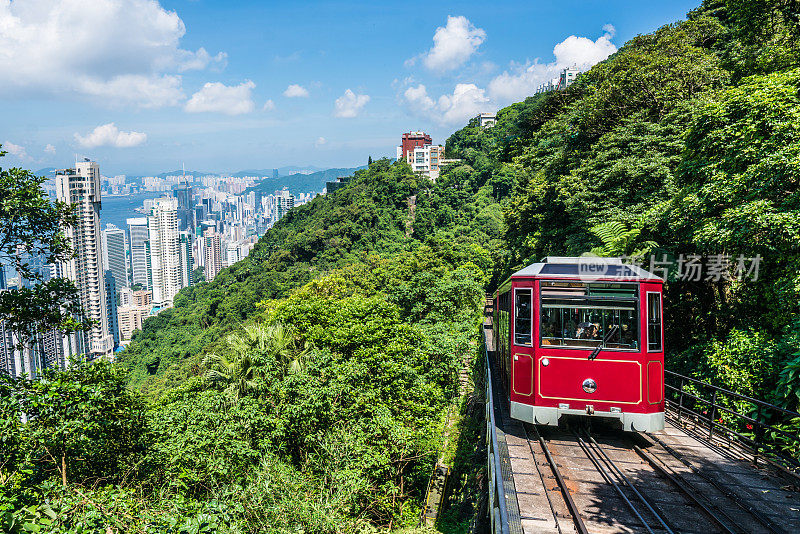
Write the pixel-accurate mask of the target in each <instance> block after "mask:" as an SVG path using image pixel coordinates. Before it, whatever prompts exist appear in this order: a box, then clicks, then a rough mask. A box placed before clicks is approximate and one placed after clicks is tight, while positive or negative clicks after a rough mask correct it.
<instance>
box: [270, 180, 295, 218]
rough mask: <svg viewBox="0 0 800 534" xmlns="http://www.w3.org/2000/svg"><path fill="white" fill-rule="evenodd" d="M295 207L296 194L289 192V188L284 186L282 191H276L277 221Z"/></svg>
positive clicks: (275, 215) (275, 216)
mask: <svg viewBox="0 0 800 534" xmlns="http://www.w3.org/2000/svg"><path fill="white" fill-rule="evenodd" d="M293 207H294V195H292V194H291V193H290V192H289V189H288V188H286V187H284V188H283V189H282V190H281V191H275V214H274V220H275V221H280V220H281V219H282V218H283V216H284V215H286V213H287V212H288V211H289V210H290V209H292V208H293Z"/></svg>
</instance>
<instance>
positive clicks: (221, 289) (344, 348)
mask: <svg viewBox="0 0 800 534" xmlns="http://www.w3.org/2000/svg"><path fill="white" fill-rule="evenodd" d="M799 38H800V26H798V17H797V9H796V5H795V3H794V2H787V1H783V0H758V1H755V2H754V1H746V0H725V1H724V0H715V1H707V2H705V3H704V4H703V5H702V6H701V7H699V8H698V9H697V10H695V11H693V12H691V13H689V14H688V16H687V20H685V21H681V22H676V23H674V24H670V25H668V26H665V27H663V28H660V29H659V30H657V31H655V32H653V33H652V34H648V35H640V36H637V37H636V38H634V39H632V40H631V41H630V42H628V43H626V44H625V45H624V46H623V47H622V48H620V50H619V51H618V52H617V53H615V54H614V55H612V56H611V57H609V58H608V59H607V60H606V61H604V62H601V63H600V64H598V65H596V66H595V67H594V68H592V69H591V70H590V71H588V72H586V73H584V74H583V75H582V76H581V77H580V78H579V80H578V81H577V82H576V83H575V84H573V85H572V86H570V87H569V88H568V89H567V90H564V91H556V92H549V93H543V94H538V95H536V96H532V97H530V98H528V99H526V100H525V101H524V102H519V103H516V104H514V105H512V106H509V107H507V108H505V109H502V110H500V111H499V112H498V122H497V125H496V126H494V127H492V128H488V129H483V128H480V127H479V126H478V124H477V121H472V122H470V123H469V124H468V125H467V126H466V127H464V128H463V129H461V130H459V131H457V132H455V133H454V134H453V135H452V136H451V137H450V138H449V139H448V141H447V147H446V148H447V153H448V156H450V157H455V158H460V159H461V160H462V161H461V163H460V164H455V165H451V166H450V167H449V168H448V169H446V170H445V171H444V172H443V174H442V176H441V177H440V179H439V180H437V181H436V182H435V183H433V182H431V181H430V180H428V179H426V178H424V177H420V176H415V175H414V174H413V173H412V172H411V169H410V168H409V167H408V166H407V165H405V164H404V163H391V162H389V161H387V160H380V161H377V162H374V163H372V164H371V165H370V166H369V167H368V168H367V169H364V170H359V171H356V172H355V174H354V177H353V179H352V180H351V181H350V183H349V184H348V185H347V187H344V188H343V189H341V190H339V191H337V192H336V193H335V194H331V195H328V196H325V197H318V198H316V199H315V200H313V201H312V202H310V203H308V204H306V205H304V206H301V207H299V208H296V209H294V210H292V211H291V212H290V213H289V214H288V215H287V216H286V217H284V219H282V220H281V221H280V222H279V223H278V224H276V225H275V226H274V227H273V228H272V229H270V231H269V232H267V234H266V235H265V236H264V237H263V238H262V239H261V240H260V241H259V243H258V244H257V246H256V248H255V249H254V250H253V251H252V252H251V253H250V255H249V256H248V257H247V258H246V259H244V260H243V261H241V262H239V263H237V264H236V265H234V266H232V267H230V268H228V269H226V270H224V271H223V272H222V273H220V274H219V275H218V276H217V277H216V278H215V279H214V281H213V282H211V283H206V282H203V283H200V284H198V285H196V286H192V287H189V288H186V289H184V290H183V291H181V293H180V294H179V296H178V297H177V298H176V301H175V307H174V308H172V309H170V310H166V311H164V312H162V313H161V314H160V315H158V316H157V317H155V318H151V319H149V320H148V321H147V322H146V323H145V325H144V329H143V331H142V332H139V333H138V334H136V336H135V338H134V341H133V343H132V344H131V345H130V347H129V348H128V349H126V350H125V351H124V352H123V353H122V356H121V357H120V361H119V362H118V363H117V364H114V365H110V364H105V363H101V364H96V365H93V366H76V367H74V368H73V369H72V370H70V371H68V372H65V373H52V375H50V376H49V377H48V379H47V380H43V381H38V382H28V381H24V380H5V381H4V382H2V383H1V384H0V417H1V418H2V425H3V427H2V428H0V432H2V439H0V457H2V458H3V462H4V463H3V464H2V465H1V466H0V528H2V529H5V530H9V531H13V532H22V531H25V528H27V527H25V525H26V524H28V525H33V526H32V527H31V528H32V529H33V527H36V528H41V529H42V530H41V531H43V532H45V531H50V532H106V531H107V528H110V529H111V530H112V531H113V532H144V531H148V532H152V531H165V532H186V533H189V532H260V531H265V530H269V531H275V532H298V531H304V532H352V531H363V532H368V531H374V530H376V529H413V528H414V527H415V525H416V524H417V519H418V517H419V515H418V514H419V512H420V503H421V500H422V496H423V492H424V490H425V484H426V482H427V476H428V475H429V473H430V468H431V466H432V464H433V462H434V460H435V458H436V456H437V453H438V451H439V448H440V447H441V439H440V432H441V428H442V425H443V419H444V414H445V412H446V410H447V407H448V406H449V405H450V404H451V403H452V402H455V397H456V390H457V378H456V375H457V370H458V368H459V365H461V358H462V356H464V355H473V356H474V355H475V353H476V345H475V344H474V343H472V344H471V343H470V342H474V341H476V338H477V332H478V328H477V324H478V321H479V308H480V304H481V302H482V300H483V296H484V292H485V291H487V290H491V289H493V288H494V287H496V286H497V284H498V283H499V282H500V281H501V280H502V279H503V278H504V277H505V276H507V275H508V274H510V273H511V272H513V271H514V270H515V269H517V268H519V267H521V266H523V265H525V264H528V263H531V262H533V261H537V260H539V259H540V258H541V257H543V256H546V255H579V254H582V253H585V252H588V251H590V250H594V251H596V252H601V253H603V254H608V255H622V254H631V253H633V252H634V251H637V252H640V253H645V255H646V256H650V255H655V257H656V258H664V257H666V258H669V259H670V260H675V261H672V264H673V266H675V265H680V264H679V263H678V261H677V260H678V259H680V258H686V257H689V256H699V257H700V258H702V265H703V267H705V268H706V269H707V268H709V267H710V262H711V260H710V258H712V257H716V258H729V259H731V261H733V264H732V265H731V269H730V270H729V271H728V270H723V271H722V272H721V273H720V276H719V277H706V276H705V275H704V276H702V277H700V278H699V279H697V280H686V279H685V278H684V277H681V273H680V272H678V270H677V267H674V268H673V270H672V271H671V272H670V273H669V276H668V281H667V285H666V292H667V293H666V304H667V309H666V315H667V318H668V320H667V322H666V324H667V350H668V356H667V358H668V366H669V367H670V368H672V369H674V370H677V371H681V372H685V373H689V374H692V375H693V376H697V377H700V378H702V379H705V380H710V381H712V382H715V383H717V384H719V385H723V386H726V387H729V388H731V389H734V390H736V391H740V392H743V393H747V394H752V395H755V396H758V397H762V398H766V399H769V400H772V401H774V402H778V403H781V404H783V405H785V406H787V407H790V408H793V409H796V408H797V407H798V403H799V402H800V377H799V376H798V374H800V212H799V211H798V210H800V191H799V188H798V185H799V182H800V50H798V48H799V47H798V44H799V43H798V39H799ZM739 256H744V257H747V258H753V257H756V256H758V257H760V258H761V263H760V269H759V273H758V278H757V279H754V276H751V275H752V274H753V273H750V275H748V276H741V277H740V276H738V274H740V273H737V271H736V267H737V265H736V261H735V259H736V258H737V257H739ZM645 266H647V262H646V261H645ZM704 272H706V271H704ZM740 278H741V279H740ZM56 398H61V399H69V402H54V400H53V399H56ZM98 399H102V402H97V400H98ZM473 404H474V403H473ZM469 405H470V403H469V402H463V403H462V404H461V407H462V408H463V409H464V410H467V411H465V412H464V413H465V414H467V415H468V414H469V413H470V412H469V411H468V406H469ZM23 411H24V412H25V413H28V414H31V415H32V417H31V418H30V419H29V421H28V422H27V423H25V424H23V423H21V422H20V413H22V412H23ZM478 411H479V410H478ZM464 420H465V421H466V424H467V426H465V431H470V430H469V426H468V418H465V419H464ZM473 430H474V429H473ZM477 432H478V434H476V435H479V433H480V431H477ZM463 441H469V440H463ZM474 441H476V440H473V443H472V444H471V446H472V449H469V447H466V448H465V449H464V450H461V451H460V453H459V454H461V456H459V457H458V458H457V459H456V463H457V464H460V465H467V467H465V468H464V469H463V473H464V478H462V479H460V481H459V484H462V486H460V489H461V490H464V489H465V488H466V490H467V491H466V492H467V493H468V492H469V490H470V489H472V490H473V491H474V492H477V488H478V483H477V482H476V480H477V479H478V478H479V477H476V475H475V472H474V471H472V474H471V475H470V474H469V473H470V468H469V464H470V463H472V464H473V466H474V468H475V469H479V468H480V461H481V460H480V458H479V456H478V457H476V458H472V457H471V456H470V454H471V452H474V447H475V445H476V443H474ZM470 477H472V478H470ZM465 504H466V505H465V506H459V507H457V508H458V510H455V509H454V510H450V511H448V513H447V514H446V517H447V518H448V520H447V521H444V522H442V524H441V525H440V528H441V529H442V530H445V531H453V532H463V531H464V530H465V528H466V525H467V524H468V523H469V518H470V513H471V509H470V506H469V505H470V503H469V502H466V503H465ZM26 522H27V523H26Z"/></svg>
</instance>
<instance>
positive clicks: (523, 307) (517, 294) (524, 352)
mask: <svg viewBox="0 0 800 534" xmlns="http://www.w3.org/2000/svg"><path fill="white" fill-rule="evenodd" d="M512 310H513V313H512V335H511V347H510V348H511V351H510V352H511V364H512V375H511V393H512V395H511V397H512V399H513V400H517V401H521V402H528V403H531V401H532V399H533V393H534V376H533V370H534V358H533V331H534V330H533V328H534V324H533V320H534V313H533V310H534V291H533V281H528V282H525V281H521V282H515V283H514V288H513V295H512Z"/></svg>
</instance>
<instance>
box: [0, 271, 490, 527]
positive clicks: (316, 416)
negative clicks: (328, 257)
mask: <svg viewBox="0 0 800 534" xmlns="http://www.w3.org/2000/svg"><path fill="white" fill-rule="evenodd" d="M472 274H473V273H472V272H471V271H470V270H463V269H462V270H456V271H453V273H452V274H451V275H450V276H447V277H445V279H444V280H441V281H440V282H439V283H433V284H428V280H420V281H418V282H414V281H410V283H409V286H408V291H412V292H414V294H416V295H419V297H420V298H421V299H423V300H428V301H431V302H433V304H432V305H431V306H430V307H429V308H428V309H427V310H421V309H417V310H415V311H414V312H413V313H414V315H413V316H414V318H416V319H417V320H418V321H419V322H420V323H421V324H426V321H429V320H432V319H435V320H436V321H437V324H438V325H439V326H440V327H442V330H435V329H427V330H426V329H425V328H423V327H422V326H416V325H415V324H413V323H411V322H408V321H407V318H409V317H411V316H412V313H411V310H410V309H408V308H403V307H401V306H399V305H398V304H396V303H395V302H393V301H392V298H391V297H389V296H387V295H386V294H383V293H380V292H372V293H370V294H365V290H364V287H363V284H364V282H365V280H364V278H359V279H357V280H355V279H350V278H348V276H347V275H346V274H344V273H340V274H339V275H337V276H332V277H327V278H322V279H319V280H318V281H316V282H314V283H311V284H308V285H306V286H304V287H303V288H301V289H299V290H297V291H296V292H294V293H293V294H292V295H291V296H290V297H288V298H286V299H279V300H268V301H264V302H263V303H262V304H261V306H260V307H261V309H262V316H261V318H259V319H257V320H255V321H254V322H253V323H252V324H250V325H249V326H248V327H247V328H245V329H242V330H241V331H240V332H238V333H236V334H233V335H231V336H229V338H228V339H227V340H226V342H225V343H223V344H221V345H220V346H219V347H218V349H219V354H220V355H222V354H224V357H223V356H220V357H219V358H218V359H211V360H210V361H209V366H208V368H207V372H206V373H204V374H201V375H198V376H195V377H192V378H188V379H187V380H185V381H184V384H183V385H182V386H181V387H179V388H175V389H172V390H169V391H168V392H166V393H165V395H163V396H162V397H161V398H160V400H158V401H157V402H155V403H154V404H152V405H151V406H149V407H146V408H145V406H144V405H143V403H142V399H141V397H140V396H139V394H137V393H134V392H132V391H131V390H128V389H126V388H125V387H124V382H123V379H122V375H121V373H120V369H119V368H116V367H113V366H112V365H110V364H107V363H104V362H100V363H96V364H94V365H88V364H83V365H76V366H74V367H72V368H70V369H69V370H67V371H64V372H58V373H55V372H53V373H49V374H48V375H47V377H46V378H45V379H43V380H40V381H34V382H31V381H26V380H7V381H6V382H4V383H3V386H2V390H1V391H0V402H2V404H0V407H2V435H0V443H2V447H3V449H2V451H1V452H2V453H3V457H4V458H9V459H10V460H9V461H7V462H6V463H5V464H4V465H3V466H2V467H0V477H1V478H2V481H3V490H2V491H0V511H1V512H0V513H1V514H4V515H0V521H4V522H5V523H2V522H0V526H3V525H4V528H6V529H8V530H11V529H12V525H15V524H21V523H19V522H20V521H23V520H25V521H29V522H30V521H33V523H32V524H38V525H40V526H42V528H43V530H42V531H43V532H86V531H88V532H95V531H97V532H105V529H106V528H107V527H108V526H110V527H111V528H112V529H120V530H121V531H124V532H145V531H153V529H155V530H156V531H165V530H169V529H172V530H171V531H174V532H261V531H263V529H268V530H270V531H275V532H295V531H296V530H297V529H298V528H302V529H303V530H305V531H309V532H352V531H354V530H358V529H366V530H367V531H369V530H370V529H372V528H373V527H374V526H383V527H386V526H401V525H414V524H416V520H417V517H418V514H419V512H420V505H419V502H420V498H421V495H422V492H424V489H425V485H426V483H427V479H428V476H429V474H430V466H431V465H432V463H433V462H434V461H435V459H436V455H437V452H438V448H439V446H440V443H439V435H440V432H439V425H440V424H441V413H442V410H443V409H444V407H445V406H447V404H448V402H449V399H450V398H451V394H450V392H451V391H453V387H454V386H453V385H454V384H455V383H456V382H457V378H456V371H457V366H458V362H459V361H460V359H459V358H460V355H461V354H464V353H465V352H466V351H467V350H468V339H469V337H470V335H471V333H472V332H474V329H475V325H476V324H477V319H478V316H477V309H478V306H479V303H480V302H481V300H482V298H483V292H482V289H481V286H480V285H479V284H478V283H476V281H475V280H474V278H473V277H472ZM422 284H425V286H424V287H423V286H422ZM443 289H446V290H447V291H449V292H450V294H453V295H457V298H454V299H453V300H450V301H447V302H442V301H439V300H437V298H435V297H434V295H436V294H437V293H440V292H441V291H442V290H443ZM445 313H446V314H452V317H451V318H450V319H445V318H444V317H443V315H442V314H445ZM284 325H291V328H288V327H285V326H284ZM459 333H461V335H459ZM454 334H455V335H454ZM445 339H446V340H447V344H445V345H444V346H445V347H447V348H448V349H451V350H452V352H450V351H447V352H444V351H442V350H440V347H441V346H442V342H443V341H445ZM222 360H224V361H225V362H226V363H225V365H220V362H221V361H222ZM23 412H24V413H25V414H26V418H27V422H25V423H23V422H21V421H22V419H21V417H20V416H21V414H22V413H23ZM64 467H66V469H65V470H64V471H61V469H63V468H64ZM62 474H63V475H65V476H66V477H67V478H66V480H64V479H63V477H62ZM42 502H47V503H48V504H47V514H46V515H45V516H42V517H41V518H39V519H36V518H35V517H33V516H34V515H35V513H36V512H35V510H33V509H32V508H30V507H31V506H34V505H37V504H39V503H42ZM2 510H5V511H2ZM32 510H33V511H32ZM50 516H52V517H50ZM15 522H17V523H15ZM13 528H17V527H13Z"/></svg>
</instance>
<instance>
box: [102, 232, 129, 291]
mask: <svg viewBox="0 0 800 534" xmlns="http://www.w3.org/2000/svg"><path fill="white" fill-rule="evenodd" d="M126 249H127V246H126V239H125V230H123V229H121V228H117V227H116V226H115V225H113V224H107V225H106V229H105V230H103V268H104V269H105V270H106V271H111V274H112V275H114V283H115V285H116V288H117V290H120V289H122V288H123V287H128V286H129V285H130V282H128V258H127V255H126Z"/></svg>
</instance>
